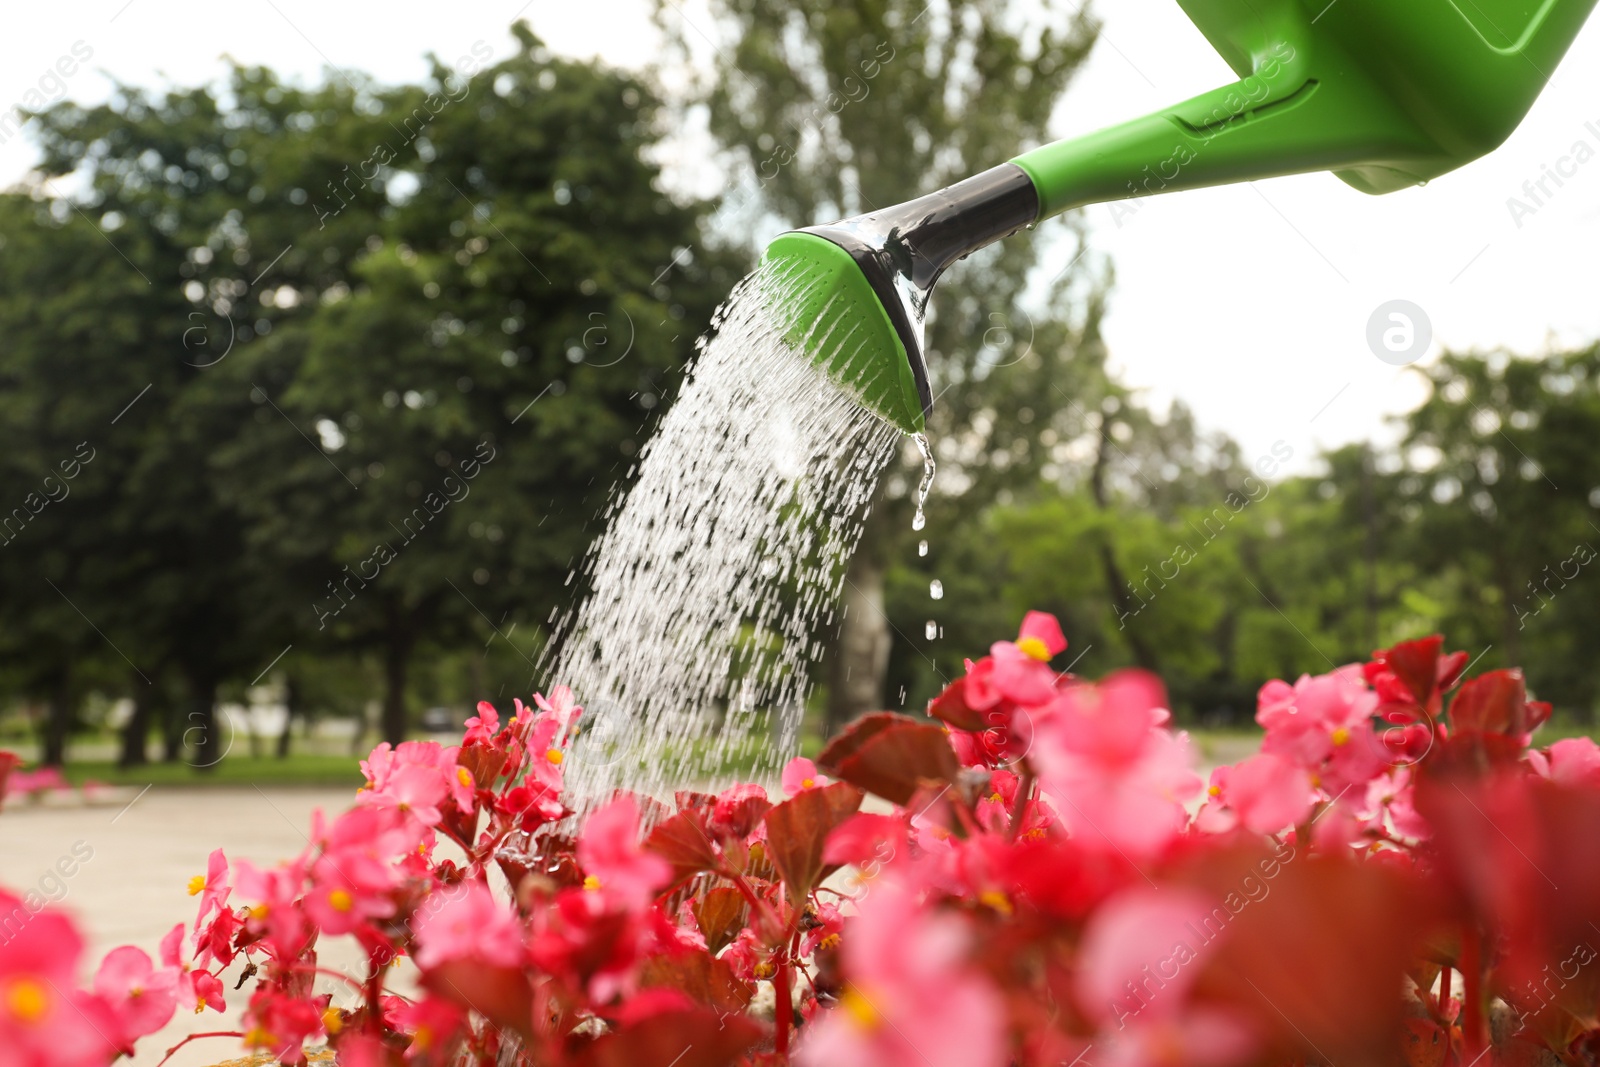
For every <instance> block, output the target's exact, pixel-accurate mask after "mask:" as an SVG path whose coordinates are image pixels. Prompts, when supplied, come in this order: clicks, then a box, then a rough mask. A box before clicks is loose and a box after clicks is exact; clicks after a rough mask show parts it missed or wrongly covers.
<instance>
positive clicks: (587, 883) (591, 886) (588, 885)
mask: <svg viewBox="0 0 1600 1067" xmlns="http://www.w3.org/2000/svg"><path fill="white" fill-rule="evenodd" d="M583 888H585V889H588V890H595V889H599V888H600V879H599V878H597V877H595V876H594V875H592V874H591V875H589V876H588V877H587V878H585V879H584V880H583Z"/></svg>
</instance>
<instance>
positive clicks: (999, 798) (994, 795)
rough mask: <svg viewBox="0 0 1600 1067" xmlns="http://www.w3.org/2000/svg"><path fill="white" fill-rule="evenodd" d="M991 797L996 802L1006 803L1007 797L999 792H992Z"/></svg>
mask: <svg viewBox="0 0 1600 1067" xmlns="http://www.w3.org/2000/svg"><path fill="white" fill-rule="evenodd" d="M989 799H990V800H992V801H994V802H995V803H996V804H1004V803H1005V802H1006V798H1005V797H1003V796H1001V795H1000V794H999V793H990V794H989Z"/></svg>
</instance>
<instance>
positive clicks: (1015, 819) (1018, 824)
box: [1008, 766, 1034, 841]
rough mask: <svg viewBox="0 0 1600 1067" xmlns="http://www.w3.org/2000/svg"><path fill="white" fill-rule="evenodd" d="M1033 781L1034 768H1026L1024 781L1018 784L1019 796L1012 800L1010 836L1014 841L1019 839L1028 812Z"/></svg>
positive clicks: (1023, 776)
mask: <svg viewBox="0 0 1600 1067" xmlns="http://www.w3.org/2000/svg"><path fill="white" fill-rule="evenodd" d="M1033 781H1034V778H1033V768H1032V767H1027V766H1024V767H1023V769H1022V780H1021V781H1019V782H1017V795H1016V796H1015V797H1013V798H1012V799H1011V830H1010V833H1009V835H1008V836H1009V838H1010V839H1011V840H1012V841H1015V840H1016V839H1017V834H1018V833H1019V832H1020V831H1021V830H1022V818H1023V815H1024V814H1026V812H1027V810H1028V800H1029V797H1030V794H1032V792H1033Z"/></svg>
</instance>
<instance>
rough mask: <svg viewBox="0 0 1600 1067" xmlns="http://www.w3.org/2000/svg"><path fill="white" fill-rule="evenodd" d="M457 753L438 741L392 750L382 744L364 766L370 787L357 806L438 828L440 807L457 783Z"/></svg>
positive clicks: (407, 742) (410, 743)
mask: <svg viewBox="0 0 1600 1067" xmlns="http://www.w3.org/2000/svg"><path fill="white" fill-rule="evenodd" d="M457 751H458V750H457V749H454V748H451V749H444V748H442V747H441V746H440V745H439V744H438V742H435V741H404V742H401V744H400V747H399V748H396V749H394V750H393V751H389V746H388V744H387V743H385V744H381V745H379V746H378V747H377V748H375V749H373V750H372V755H371V756H370V757H368V758H367V759H365V760H363V761H362V763H361V770H362V773H364V774H365V775H366V776H367V781H368V783H370V785H371V788H370V789H363V790H362V791H361V792H360V793H359V794H358V795H357V799H356V803H358V804H361V805H363V806H367V807H375V808H380V809H392V810H395V811H399V812H401V813H402V814H405V815H409V816H410V817H412V818H414V819H416V820H417V821H418V822H420V823H421V824H422V825H424V826H437V825H439V820H440V819H441V818H443V815H442V813H441V812H440V811H439V805H440V803H442V802H443V801H444V799H445V798H446V796H448V795H449V794H450V791H451V789H452V788H453V787H454V786H455V785H456V784H457V778H456V766H455V762H456V761H455V754H456V752H457ZM468 810H470V808H469V809H468Z"/></svg>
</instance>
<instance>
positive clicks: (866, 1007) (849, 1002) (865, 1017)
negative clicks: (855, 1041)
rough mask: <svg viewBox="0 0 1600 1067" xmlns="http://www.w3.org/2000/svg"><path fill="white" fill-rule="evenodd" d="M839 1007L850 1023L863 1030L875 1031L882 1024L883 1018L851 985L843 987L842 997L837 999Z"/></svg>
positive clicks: (870, 1002)
mask: <svg viewBox="0 0 1600 1067" xmlns="http://www.w3.org/2000/svg"><path fill="white" fill-rule="evenodd" d="M839 1007H840V1008H842V1009H844V1013H845V1014H846V1015H848V1016H849V1017H850V1019H851V1021H852V1022H854V1023H855V1024H856V1025H857V1026H859V1027H861V1029H863V1030H876V1029H877V1028H878V1027H879V1026H881V1025H882V1024H883V1016H882V1015H880V1014H878V1009H877V1008H875V1007H873V1006H872V1001H870V1000H868V999H867V998H866V997H864V996H862V995H861V992H860V991H859V990H857V989H856V987H855V986H853V985H848V986H845V987H844V995H842V996H841V997H840V998H839Z"/></svg>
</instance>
